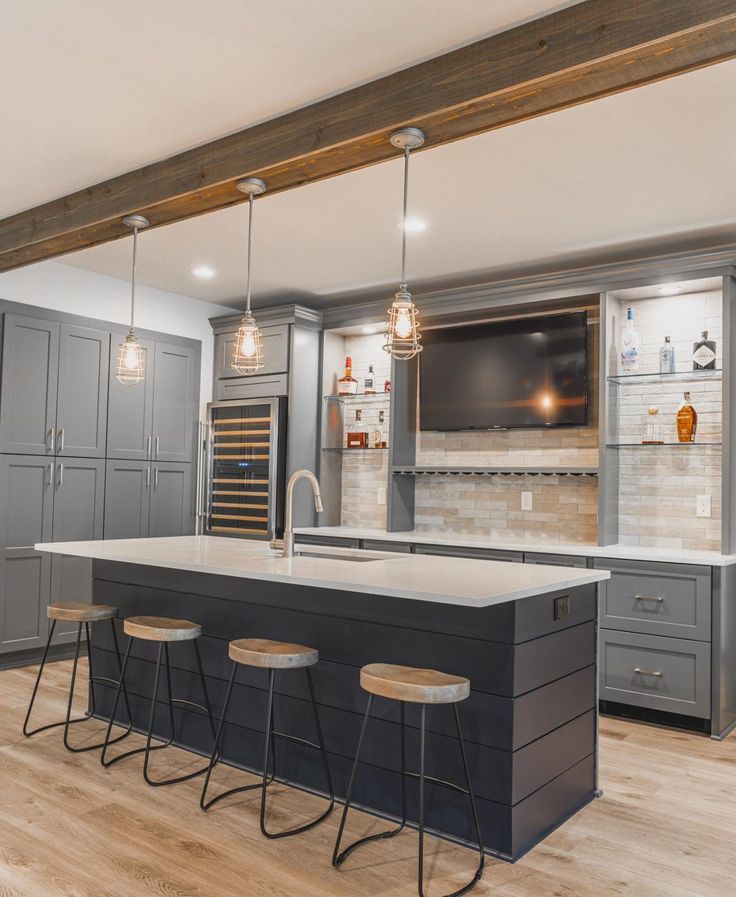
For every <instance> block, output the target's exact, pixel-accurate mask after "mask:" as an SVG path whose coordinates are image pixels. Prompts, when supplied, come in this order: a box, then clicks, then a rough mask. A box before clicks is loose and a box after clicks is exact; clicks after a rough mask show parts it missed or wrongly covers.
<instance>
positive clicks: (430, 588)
mask: <svg viewBox="0 0 736 897" xmlns="http://www.w3.org/2000/svg"><path fill="white" fill-rule="evenodd" d="M35 547H36V549H37V550H38V551H48V552H51V553H53V554H65V555H73V556H76V557H86V558H93V559H96V560H105V561H117V562H120V563H126V564H142V565H144V566H152V567H164V568H167V569H171V570H187V571H191V572H193V573H209V574H214V575H215V576H236V577H242V578H243V579H256V580H263V581H267V582H284V583H290V584H292V585H302V586H314V587H318V588H319V587H321V588H328V589H337V590H340V591H345V592H360V593H364V594H371V595H384V596H388V597H393V598H406V599H410V600H415V601H432V602H437V603H440V604H456V605H462V606H465V607H490V606H492V605H495V604H503V603H505V602H508V601H516V600H518V599H520V598H529V597H533V596H535V595H543V594H546V593H548V592H555V591H558V590H560V589H569V588H574V587H575V586H581V585H585V584H586V583H591V582H599V581H601V580H604V579H608V578H609V576H610V574H609V573H608V572H607V571H605V570H578V569H573V568H567V567H551V566H548V565H546V564H545V565H521V564H514V563H511V562H507V561H484V560H473V559H469V558H448V557H432V556H429V555H414V554H410V555H402V554H395V553H391V552H359V551H350V550H347V549H334V548H322V547H317V546H313V547H308V546H303V547H301V549H300V550H301V551H303V552H304V554H302V555H300V556H297V557H293V558H283V557H280V556H279V555H277V554H275V552H273V551H271V549H270V548H269V547H268V545H267V544H266V543H264V542H259V541H255V540H248V539H228V538H224V537H218V536H178V537H174V538H166V539H110V540H104V541H103V540H99V541H93V542H47V543H40V544H38V545H36V546H35ZM319 552H322V553H326V552H329V553H330V554H335V555H336V557H329V558H328V557H320V556H319ZM356 554H360V555H363V556H369V557H370V558H371V560H369V561H361V562H356V561H354V560H350V559H349V558H350V557H351V556H354V555H356ZM338 555H340V556H341V557H337V556H338Z"/></svg>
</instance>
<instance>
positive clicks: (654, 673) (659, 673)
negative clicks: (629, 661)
mask: <svg viewBox="0 0 736 897" xmlns="http://www.w3.org/2000/svg"><path fill="white" fill-rule="evenodd" d="M634 672H635V673H638V675H639V676H656V677H657V679H661V678H662V676H664V673H663V672H662V671H661V670H642V669H641V667H634Z"/></svg>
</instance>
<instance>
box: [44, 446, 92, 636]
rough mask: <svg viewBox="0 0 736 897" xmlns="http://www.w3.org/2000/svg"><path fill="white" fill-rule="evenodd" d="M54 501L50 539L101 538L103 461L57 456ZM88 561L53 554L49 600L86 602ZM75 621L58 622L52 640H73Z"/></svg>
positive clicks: (89, 582)
mask: <svg viewBox="0 0 736 897" xmlns="http://www.w3.org/2000/svg"><path fill="white" fill-rule="evenodd" d="M53 485H54V504H53V522H52V527H51V540H52V541H53V542H76V541H86V540H88V539H101V538H102V534H103V515H104V508H105V462H104V461H102V460H96V459H81V458H73V459H70V460H66V459H61V458H57V460H56V464H55V468H54V477H53ZM91 598H92V562H91V561H90V560H88V559H87V558H78V557H72V556H70V555H53V556H52V558H51V601H90V600H91ZM76 636H77V625H76V624H75V623H64V622H59V623H57V624H56V628H55V630H54V643H55V644H61V643H65V642H70V641H73V640H75V639H76Z"/></svg>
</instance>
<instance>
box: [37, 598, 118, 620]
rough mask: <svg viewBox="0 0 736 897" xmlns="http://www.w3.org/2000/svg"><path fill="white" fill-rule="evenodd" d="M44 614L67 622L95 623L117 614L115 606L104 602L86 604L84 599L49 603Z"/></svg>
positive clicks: (51, 618) (50, 618) (52, 618)
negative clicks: (109, 605)
mask: <svg viewBox="0 0 736 897" xmlns="http://www.w3.org/2000/svg"><path fill="white" fill-rule="evenodd" d="M46 614H47V616H48V618H49V620H64V621H66V622H67V623H96V622H98V621H99V620H112V619H113V618H114V617H117V615H118V609H117V607H108V605H106V604H88V603H85V602H84V601H56V602H54V603H53V604H49V606H48V608H47V610H46Z"/></svg>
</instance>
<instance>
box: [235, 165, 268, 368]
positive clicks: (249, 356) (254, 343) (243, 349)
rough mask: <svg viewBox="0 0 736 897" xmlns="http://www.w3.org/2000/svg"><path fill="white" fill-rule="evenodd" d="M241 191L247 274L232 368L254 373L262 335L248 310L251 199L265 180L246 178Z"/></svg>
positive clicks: (263, 188)
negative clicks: (244, 208) (244, 197)
mask: <svg viewBox="0 0 736 897" xmlns="http://www.w3.org/2000/svg"><path fill="white" fill-rule="evenodd" d="M237 187H238V190H240V192H241V193H247V194H248V276H247V282H246V296H245V314H244V315H243V317H242V318H241V320H240V329H239V330H238V336H237V339H236V341H235V352H234V355H233V368H234V369H235V370H236V371H237V372H238V373H239V374H245V375H246V376H249V375H251V374H255V373H257V372H258V371H260V369H261V368H262V367H263V365H264V360H263V336H262V335H261V331H260V330H259V329H258V325H257V324H256V321H255V318H254V317H253V315H252V313H251V310H250V268H251V248H252V244H253V199H254V198H255V197H256V196H260V195H261V194H262V193H265V192H266V182H265V181H262V180H261V179H260V178H246V179H245V180H243V181H240V182H239V183H238V185H237Z"/></svg>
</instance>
